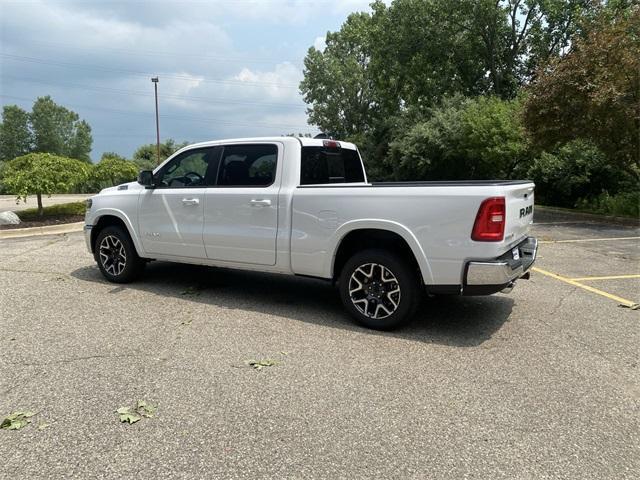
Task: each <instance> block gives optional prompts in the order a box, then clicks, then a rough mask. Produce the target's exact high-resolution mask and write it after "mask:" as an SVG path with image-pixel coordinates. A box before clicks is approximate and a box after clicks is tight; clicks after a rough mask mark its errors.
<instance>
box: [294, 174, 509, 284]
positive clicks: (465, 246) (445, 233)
mask: <svg viewBox="0 0 640 480" xmlns="http://www.w3.org/2000/svg"><path fill="white" fill-rule="evenodd" d="M501 195H505V187H504V186H428V187H423V186H418V187H402V186H398V187H372V186H366V185H363V186H350V187H349V186H339V187H331V186H320V187H302V188H297V189H296V190H295V192H294V196H293V209H292V233H291V264H292V270H293V271H294V272H295V273H299V274H305V275H313V276H319V277H323V278H331V277H332V275H333V272H332V270H333V261H334V258H335V252H336V250H337V247H338V245H339V244H340V241H341V239H342V238H343V237H344V236H345V235H346V234H347V233H349V232H350V231H352V230H354V229H358V228H380V229H387V230H391V231H394V232H396V233H398V234H399V235H401V236H402V237H403V238H404V239H405V241H407V243H408V244H409V246H410V247H411V248H412V250H413V253H414V255H415V256H416V259H417V260H418V263H419V264H420V266H421V273H422V278H423V281H424V283H425V284H427V285H458V284H460V283H461V278H462V274H463V267H464V264H465V262H466V260H467V259H470V258H474V259H483V258H486V259H489V258H494V257H497V256H499V255H500V254H502V253H504V252H505V251H506V250H507V249H508V248H509V246H510V245H511V244H515V243H517V241H516V240H517V239H515V238H512V239H511V240H509V241H506V240H505V241H503V242H474V241H472V240H471V230H472V228H473V223H474V220H475V217H476V213H477V211H478V207H479V206H480V203H481V202H482V201H483V200H484V199H486V198H488V197H492V196H501ZM507 205H508V204H507ZM508 215H509V214H508ZM520 233H521V232H520ZM520 233H519V234H520Z"/></svg>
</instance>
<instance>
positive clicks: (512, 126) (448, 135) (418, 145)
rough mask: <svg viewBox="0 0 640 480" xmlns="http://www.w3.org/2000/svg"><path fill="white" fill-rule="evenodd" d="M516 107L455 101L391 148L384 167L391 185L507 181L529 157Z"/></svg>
mask: <svg viewBox="0 0 640 480" xmlns="http://www.w3.org/2000/svg"><path fill="white" fill-rule="evenodd" d="M521 111H522V107H521V102H520V101H519V100H501V99H499V98H497V97H478V98H475V99H469V98H464V97H461V96H455V97H452V98H448V99H445V101H444V102H443V103H442V105H441V106H439V107H437V108H434V109H432V110H431V111H430V115H429V119H428V120H426V121H423V122H418V123H415V124H413V125H412V126H410V127H409V128H408V129H407V131H406V132H405V133H404V134H402V135H399V136H398V138H397V139H396V140H394V141H393V142H392V143H391V146H390V152H389V156H388V157H387V159H386V161H385V164H386V167H387V174H388V176H390V177H392V178H394V179H396V180H408V179H422V180H448V179H487V178H508V177H509V176H511V174H512V173H513V172H514V170H515V169H516V168H517V167H518V166H519V165H520V164H522V163H524V162H525V160H527V159H528V158H529V156H530V152H529V145H528V142H527V137H526V134H525V131H524V128H523V127H522V124H521Z"/></svg>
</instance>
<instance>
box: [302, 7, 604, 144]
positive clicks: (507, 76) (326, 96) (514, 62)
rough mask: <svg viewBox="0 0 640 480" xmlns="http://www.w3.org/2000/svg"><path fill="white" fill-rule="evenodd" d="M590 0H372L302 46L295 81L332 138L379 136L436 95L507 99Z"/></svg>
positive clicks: (560, 47) (577, 21) (554, 50)
mask: <svg viewBox="0 0 640 480" xmlns="http://www.w3.org/2000/svg"><path fill="white" fill-rule="evenodd" d="M597 5H598V2H597V1H596V0H461V1H456V2H451V1H449V0H395V1H394V2H393V3H392V4H391V5H390V6H389V7H387V6H386V5H385V4H384V3H382V2H380V1H377V2H374V3H373V4H372V12H371V13H356V14H352V15H349V17H348V18H347V20H346V21H345V23H344V24H343V25H342V27H341V28H340V30H339V31H338V32H335V33H331V32H329V33H328V34H327V36H326V48H325V50H324V51H322V52H320V51H318V50H316V49H315V48H313V47H312V48H310V49H309V51H308V54H307V56H306V58H305V63H304V64H305V68H304V79H303V81H302V83H301V84H300V90H301V92H302V94H303V95H304V100H305V102H307V103H308V104H309V108H308V113H309V122H310V123H311V124H314V125H317V126H318V127H319V128H320V129H321V130H323V131H324V132H326V133H329V134H331V135H333V136H337V137H340V138H353V137H354V136H362V135H365V136H368V137H369V138H373V139H375V138H378V139H379V141H383V142H384V141H385V139H386V132H387V131H388V130H389V129H390V128H391V129H392V128H393V127H394V124H395V123H396V120H395V117H397V116H399V115H404V114H405V113H406V112H407V110H414V111H416V112H421V113H423V114H424V113H425V112H428V111H429V109H430V108H432V107H433V106H435V105H437V104H438V103H439V102H440V101H441V100H442V98H443V97H444V96H451V95H454V94H457V93H460V94H462V95H464V96H477V95H481V94H493V95H496V96H499V97H501V98H504V99H511V98H515V96H516V95H517V92H518V89H519V87H520V86H521V85H523V84H525V83H526V82H528V81H529V80H530V78H531V76H532V72H533V70H534V69H535V68H536V66H537V65H538V64H539V63H540V62H541V61H544V60H546V59H547V58H548V57H549V56H551V55H557V54H560V53H562V52H564V51H565V49H566V48H567V47H568V45H569V44H570V41H571V38H572V36H574V35H575V34H576V33H577V32H579V31H580V25H581V22H582V19H583V18H585V17H588V15H589V14H590V12H592V11H593V10H594V9H595V8H596V7H597Z"/></svg>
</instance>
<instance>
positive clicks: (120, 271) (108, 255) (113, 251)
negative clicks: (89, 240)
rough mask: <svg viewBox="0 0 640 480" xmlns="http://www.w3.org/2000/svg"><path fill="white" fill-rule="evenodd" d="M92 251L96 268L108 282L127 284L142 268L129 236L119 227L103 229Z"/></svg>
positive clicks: (141, 261) (140, 260)
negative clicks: (96, 263)
mask: <svg viewBox="0 0 640 480" xmlns="http://www.w3.org/2000/svg"><path fill="white" fill-rule="evenodd" d="M94 251H95V257H96V262H98V268H100V271H101V272H102V275H104V277H105V278H106V279H107V280H109V281H110V282H113V283H129V282H131V281H133V280H135V278H136V277H137V276H138V275H140V273H141V272H142V269H143V268H144V261H143V260H142V259H140V257H138V254H137V252H136V249H135V247H134V246H133V242H132V241H131V238H130V237H129V234H128V233H127V232H126V231H124V230H123V229H122V228H121V227H118V226H109V227H105V228H104V229H103V230H102V231H101V232H100V233H99V234H98V236H97V238H96V243H95V246H94Z"/></svg>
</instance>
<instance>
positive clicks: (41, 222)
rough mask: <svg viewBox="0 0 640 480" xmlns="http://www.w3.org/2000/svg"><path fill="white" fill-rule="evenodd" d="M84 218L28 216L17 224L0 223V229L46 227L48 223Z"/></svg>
mask: <svg viewBox="0 0 640 480" xmlns="http://www.w3.org/2000/svg"><path fill="white" fill-rule="evenodd" d="M83 220H84V215H50V216H46V217H42V218H29V219H27V220H23V221H22V222H21V223H20V224H19V225H0V230H12V229H15V228H31V227H47V226H49V225H64V224H65V223H75V222H81V221H83Z"/></svg>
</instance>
